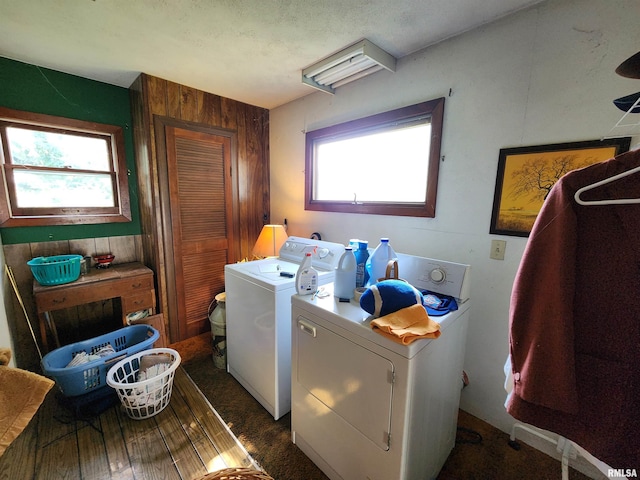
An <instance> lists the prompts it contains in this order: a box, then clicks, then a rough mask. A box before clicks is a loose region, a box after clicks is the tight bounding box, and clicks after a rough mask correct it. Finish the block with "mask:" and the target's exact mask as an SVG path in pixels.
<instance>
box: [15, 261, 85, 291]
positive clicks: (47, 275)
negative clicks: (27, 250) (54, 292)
mask: <svg viewBox="0 0 640 480" xmlns="http://www.w3.org/2000/svg"><path fill="white" fill-rule="evenodd" d="M80 260H82V255H54V256H52V257H36V258H34V259H31V260H29V261H28V262H27V265H29V266H30V267H31V273H33V276H34V278H35V279H36V280H37V281H38V283H39V284H40V285H47V286H48V285H62V284H64V283H70V282H74V281H76V280H77V279H78V277H79V276H80Z"/></svg>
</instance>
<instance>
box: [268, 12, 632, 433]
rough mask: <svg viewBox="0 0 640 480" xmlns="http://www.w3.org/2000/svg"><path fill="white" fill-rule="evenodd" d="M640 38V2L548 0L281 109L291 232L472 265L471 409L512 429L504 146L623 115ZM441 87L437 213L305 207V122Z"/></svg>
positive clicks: (597, 127) (278, 146) (277, 177)
mask: <svg viewBox="0 0 640 480" xmlns="http://www.w3.org/2000/svg"><path fill="white" fill-rule="evenodd" d="M639 49H640V4H638V2H637V1H636V0H616V1H615V2H612V1H610V0H551V1H549V2H548V3H543V4H541V5H540V6H538V7H535V8H532V9H529V10H525V11H522V12H519V13H517V14H515V15H513V16H511V17H508V18H505V19H503V20H501V21H499V22H497V23H495V24H492V25H489V26H485V27H483V28H481V29H478V30H475V31H472V32H468V33H466V34H464V35H462V36H460V37H457V38H454V39H450V40H448V41H446V42H443V43H440V44H438V45H435V46H432V47H429V48H426V49H424V50H422V51H420V52H417V53H415V54H412V55H409V56H407V57H405V58H402V59H400V60H399V62H398V67H397V71H396V73H388V72H379V73H376V74H374V75H372V76H370V77H368V78H365V79H362V80H359V81H357V82H354V83H352V84H350V85H347V86H344V87H342V88H340V89H339V90H338V92H337V94H336V95H335V96H330V95H327V94H325V93H322V92H318V93H313V94H312V95H309V96H306V97H304V98H301V99H298V100H296V101H294V102H291V103H289V104H287V105H284V106H282V107H279V108H277V109H274V110H272V111H271V116H270V122H271V123H270V129H271V140H270V142H271V144H270V148H271V221H272V222H274V223H282V221H283V219H284V218H286V219H287V220H288V223H289V234H291V235H298V236H305V237H308V236H309V235H310V234H311V233H312V232H314V231H318V232H320V233H321V234H322V237H323V240H329V241H335V242H342V243H347V242H348V241H349V239H350V238H355V237H357V238H363V239H367V240H369V242H370V245H371V246H373V247H375V246H376V245H377V243H378V240H379V238H380V237H381V236H389V237H390V239H391V243H392V245H393V247H394V248H395V249H396V251H399V252H403V253H409V254H414V255H423V256H428V257H433V258H442V259H446V260H451V261H456V262H462V263H469V264H471V265H472V285H471V294H472V302H473V303H472V314H471V324H470V328H469V336H468V341H467V350H466V361H465V370H466V371H467V373H468V374H469V377H470V380H471V384H470V385H469V386H468V387H467V388H466V389H465V390H464V391H463V394H462V405H461V407H462V408H463V409H464V410H466V411H468V412H470V413H472V414H473V415H475V416H477V417H479V418H482V419H484V420H485V421H487V422H489V423H491V424H493V425H494V426H496V427H498V428H500V429H502V430H504V431H509V429H510V428H511V425H512V422H513V420H512V419H511V417H510V416H509V415H507V414H506V412H505V410H504V406H503V404H504V400H505V391H504V389H503V382H504V375H503V371H502V367H503V364H504V361H505V359H506V356H507V353H508V311H509V297H510V293H511V286H512V283H513V279H514V276H515V274H516V270H517V268H518V265H519V262H520V258H521V256H522V252H523V250H524V247H525V244H526V239H525V238H520V237H512V236H502V237H500V236H496V235H490V234H489V223H490V220H491V209H492V204H493V193H494V188H495V181H496V171H497V164H498V154H499V150H500V149H501V148H509V147H518V146H526V145H540V144H549V143H562V142H572V141H582V140H594V139H599V138H601V137H602V136H604V135H605V134H606V133H607V132H608V131H609V129H610V128H611V127H612V126H613V125H614V124H615V122H616V121H617V120H618V119H619V118H620V116H621V113H622V112H620V111H619V110H617V109H616V108H615V107H614V106H613V104H612V100H613V99H614V98H617V97H620V96H623V95H628V94H631V93H634V92H637V91H640V80H631V79H625V78H622V77H620V76H618V75H616V74H615V68H616V67H617V66H618V65H619V64H620V63H621V62H622V61H623V60H625V59H626V58H628V57H629V56H631V55H632V54H634V53H636V52H637V51H638V50H639ZM449 89H452V92H453V93H452V95H451V96H450V97H449V96H448V93H449ZM441 96H445V97H447V98H446V102H445V113H444V133H443V141H442V154H443V155H444V156H445V160H444V161H443V162H442V163H441V165H440V177H439V184H438V198H437V207H436V218H433V219H424V218H408V217H390V216H372V215H355V214H338V213H322V212H307V211H305V210H304V131H306V130H314V129H317V128H320V127H324V126H327V125H331V124H335V123H339V122H342V121H346V120H352V119H355V118H360V117H363V116H367V115H371V114H375V113H379V112H383V111H386V110H390V109H394V108H398V107H401V106H405V105H410V104H414V103H418V102H422V101H425V100H429V99H433V98H436V97H441ZM634 140H635V142H632V145H633V144H634V143H637V141H638V138H635V139H634ZM363 168H366V166H364V165H363ZM389 168H393V164H392V163H390V164H389ZM381 175H384V172H381ZM354 181H356V180H355V179H354ZM496 238H500V239H503V240H507V249H506V257H505V260H504V261H497V260H491V259H490V258H489V249H490V243H491V240H492V239H496Z"/></svg>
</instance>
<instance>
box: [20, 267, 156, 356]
mask: <svg viewBox="0 0 640 480" xmlns="http://www.w3.org/2000/svg"><path fill="white" fill-rule="evenodd" d="M33 296H34V298H35V302H36V310H37V312H38V319H39V320H40V336H41V337H42V345H43V347H44V350H45V351H49V343H48V341H47V326H48V327H49V330H51V333H52V335H53V338H54V340H55V342H56V347H60V341H59V339H58V331H57V330H56V325H55V322H54V321H53V318H52V316H51V314H50V312H52V311H54V310H62V309H64V308H71V307H77V306H78V305H84V304H86V303H91V302H99V301H102V300H109V299H112V298H119V299H120V302H121V305H122V312H121V313H122V324H123V325H127V314H129V313H133V312H137V311H139V310H145V309H148V308H149V309H151V310H152V312H151V313H153V310H155V308H156V291H155V287H154V286H153V271H152V270H151V269H150V268H147V267H145V266H144V265H142V264H141V263H138V262H134V263H123V264H120V265H112V266H110V267H109V268H92V269H90V271H89V272H88V273H87V274H86V275H81V276H80V277H79V278H78V280H76V281H75V282H71V283H66V284H64V285H53V286H48V287H45V286H42V285H40V284H39V283H38V282H37V281H36V280H34V281H33Z"/></svg>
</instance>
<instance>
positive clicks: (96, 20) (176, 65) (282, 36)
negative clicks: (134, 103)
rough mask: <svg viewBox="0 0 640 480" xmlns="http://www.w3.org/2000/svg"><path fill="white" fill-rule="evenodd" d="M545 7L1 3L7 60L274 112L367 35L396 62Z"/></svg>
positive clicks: (325, 0)
mask: <svg viewBox="0 0 640 480" xmlns="http://www.w3.org/2000/svg"><path fill="white" fill-rule="evenodd" d="M539 2H540V0H482V1H478V0H45V1H43V0H1V1H0V32H1V34H0V56H2V57H6V58H10V59H14V60H19V61H22V62H26V63H31V64H34V65H38V66H42V67H47V68H51V69H54V70H59V71H62V72H66V73H71V74H74V75H79V76H82V77H86V78H90V79H94V80H99V81H102V82H106V83H110V84H113V85H119V86H122V87H129V86H130V85H131V83H133V81H134V79H135V78H136V77H137V76H138V74H139V73H140V72H145V73H148V74H150V75H154V76H157V77H161V78H164V79H167V80H171V81H174V82H177V83H180V84H183V85H188V86H191V87H195V88H198V89H201V90H204V91H207V92H211V93H215V94H217V95H221V96H224V97H228V98H233V99H235V100H239V101H243V102H246V103H249V104H253V105H258V106H261V107H265V108H274V107H277V106H279V105H282V104H284V103H287V102H289V101H291V100H294V99H296V98H299V97H302V96H304V95H307V94H309V93H312V92H315V91H316V90H313V89H312V88H310V87H308V86H306V85H303V84H302V83H301V82H300V75H301V73H300V71H301V70H302V69H303V68H304V67H306V66H308V65H310V64H312V63H314V62H316V61H317V60H320V59H321V58H324V57H326V56H328V55H329V54H331V53H334V52H335V51H337V50H340V49H341V48H343V47H345V46H347V45H349V44H351V43H354V42H356V41H358V40H360V39H362V38H367V39H369V40H371V41H372V42H373V43H375V44H377V45H378V46H379V47H381V48H383V49H384V50H386V51H388V52H389V53H391V54H392V55H394V56H395V57H397V58H401V57H403V56H405V55H407V54H409V53H412V52H415V51H417V50H420V49H422V48H424V47H426V46H429V45H432V44H434V43H437V42H439V41H442V40H444V39H446V38H449V37H452V36H455V35H458V34H460V33H462V32H465V31H468V30H471V29H473V28H476V27H478V26H480V25H484V24H486V23H490V22H492V21H494V20H496V19H498V18H500V17H503V16H505V15H508V14H510V13H513V12H515V11H517V10H520V9H522V8H526V7H528V6H530V5H533V4H536V3H539Z"/></svg>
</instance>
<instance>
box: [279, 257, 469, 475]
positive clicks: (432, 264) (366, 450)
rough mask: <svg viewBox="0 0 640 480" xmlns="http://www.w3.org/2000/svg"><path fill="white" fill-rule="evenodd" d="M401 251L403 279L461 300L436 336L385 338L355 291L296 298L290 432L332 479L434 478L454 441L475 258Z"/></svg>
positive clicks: (421, 287) (293, 308) (293, 315)
mask: <svg viewBox="0 0 640 480" xmlns="http://www.w3.org/2000/svg"><path fill="white" fill-rule="evenodd" d="M398 257H399V262H398V265H399V273H400V277H401V278H404V279H406V280H407V281H409V283H411V284H412V285H414V286H415V287H416V288H418V289H419V290H421V291H422V290H429V291H431V292H437V293H440V294H444V295H450V296H452V297H455V298H456V299H457V304H458V310H456V311H452V312H450V313H448V314H446V315H444V316H439V317H433V319H434V320H436V321H438V323H440V325H441V332H442V333H441V335H440V337H439V338H437V339H434V340H417V341H415V342H413V343H411V344H409V345H407V346H404V345H401V344H400V343H397V342H394V341H393V340H390V339H387V338H385V337H383V336H382V335H380V334H378V333H376V332H374V331H373V330H372V329H371V327H370V325H369V323H370V320H371V317H370V316H369V314H368V313H367V312H365V311H364V310H362V309H361V308H360V306H359V303H358V302H357V301H355V300H352V301H351V302H350V303H341V302H339V301H338V300H337V299H335V298H334V297H333V295H330V296H328V297H324V298H317V297H316V298H314V299H311V298H310V297H304V296H298V295H294V296H293V297H292V299H291V302H292V332H293V333H292V377H291V385H292V407H291V429H292V440H293V442H294V443H295V444H296V445H297V446H298V447H299V448H300V449H301V450H302V451H303V452H304V453H305V454H306V455H307V456H308V457H309V458H310V459H311V460H312V461H313V462H314V463H315V464H316V465H317V466H318V467H320V469H322V471H324V473H325V474H326V475H327V476H328V477H329V478H330V479H332V480H338V479H341V480H358V479H362V480H389V479H394V480H396V479H398V480H401V479H406V480H414V479H420V480H426V479H434V478H436V476H437V475H438V472H439V471H440V470H441V469H442V466H443V465H444V462H445V461H446V459H447V457H448V455H449V453H450V452H451V449H452V448H453V446H454V444H455V437H456V426H457V418H458V406H459V402H460V391H461V389H462V368H463V362H464V348H465V340H466V330H467V324H468V318H469V311H470V303H471V302H470V301H469V274H470V267H469V266H468V265H463V264H458V263H451V262H444V261H439V260H433V259H428V258H422V257H414V256H408V255H402V254H399V255H398Z"/></svg>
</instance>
